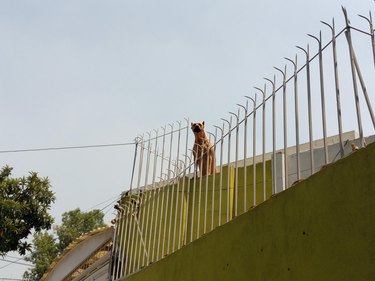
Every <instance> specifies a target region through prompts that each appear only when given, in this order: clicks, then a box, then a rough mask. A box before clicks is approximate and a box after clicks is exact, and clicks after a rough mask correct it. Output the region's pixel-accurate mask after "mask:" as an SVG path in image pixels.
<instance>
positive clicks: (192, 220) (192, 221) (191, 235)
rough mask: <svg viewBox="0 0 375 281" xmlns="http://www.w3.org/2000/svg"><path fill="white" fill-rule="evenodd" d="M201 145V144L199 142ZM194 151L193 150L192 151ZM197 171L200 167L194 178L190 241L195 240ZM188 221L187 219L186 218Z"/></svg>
mask: <svg viewBox="0 0 375 281" xmlns="http://www.w3.org/2000/svg"><path fill="white" fill-rule="evenodd" d="M197 145H199V144H197ZM192 153H193V151H192ZM195 165H196V159H194V166H195ZM197 171H198V168H197V167H195V168H194V178H193V195H192V196H193V200H192V203H191V204H192V205H191V227H190V242H192V241H193V232H194V208H195V188H196V184H197ZM189 188H190V183H189ZM186 221H187V220H186Z"/></svg>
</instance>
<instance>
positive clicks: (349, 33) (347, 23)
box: [342, 7, 365, 147]
mask: <svg viewBox="0 0 375 281" xmlns="http://www.w3.org/2000/svg"><path fill="white" fill-rule="evenodd" d="M342 10H343V13H344V17H345V22H346V31H345V36H346V40H347V42H348V47H349V56H350V67H351V70H352V80H353V90H354V99H355V106H356V112H357V122H358V131H359V138H360V142H361V147H364V146H365V141H364V137H363V128H362V117H361V107H360V105H359V96H358V86H357V78H356V76H355V63H354V55H353V45H352V35H351V32H350V25H349V19H348V15H347V13H346V9H345V8H344V7H342Z"/></svg>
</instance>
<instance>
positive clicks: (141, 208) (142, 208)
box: [134, 132, 151, 268]
mask: <svg viewBox="0 0 375 281" xmlns="http://www.w3.org/2000/svg"><path fill="white" fill-rule="evenodd" d="M147 135H148V145H147V160H146V171H145V181H144V185H143V190H144V195H143V196H142V198H140V196H139V195H140V193H141V191H140V190H139V193H138V202H140V203H139V218H141V217H142V218H141V239H143V230H144V226H145V223H146V232H145V235H147V224H148V214H149V210H150V205H149V200H147V197H148V198H150V194H149V192H148V191H147V182H148V174H149V170H150V157H151V133H150V132H148V133H147ZM143 198H144V199H143ZM143 202H145V203H146V204H145V205H144V204H143ZM146 208H147V211H146ZM146 212H147V218H146V221H145V214H146ZM136 222H137V224H138V223H139V220H137V221H136ZM139 246H140V245H139ZM135 247H136V248H135V253H137V247H138V235H137V236H136V242H135ZM141 252H142V247H139V253H138V265H137V267H136V266H135V263H136V261H137V259H136V258H135V259H134V268H139V266H140V260H141ZM143 257H144V255H143ZM143 257H142V263H143V261H144V259H143Z"/></svg>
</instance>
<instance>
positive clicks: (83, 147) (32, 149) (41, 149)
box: [0, 142, 135, 154]
mask: <svg viewBox="0 0 375 281" xmlns="http://www.w3.org/2000/svg"><path fill="white" fill-rule="evenodd" d="M133 144H135V142H124V143H110V144H92V145H79V146H61V147H44V148H25V149H12V150H0V153H3V154H4V153H19V152H38V151H51V150H68V149H85V148H102V147H115V146H126V145H133Z"/></svg>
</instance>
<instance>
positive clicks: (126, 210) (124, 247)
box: [119, 202, 130, 277]
mask: <svg viewBox="0 0 375 281" xmlns="http://www.w3.org/2000/svg"><path fill="white" fill-rule="evenodd" d="M123 207H124V213H125V214H126V215H125V216H124V217H123V220H124V222H125V231H124V239H123V242H122V244H123V249H122V252H121V257H120V261H121V268H120V276H119V277H122V276H124V271H125V259H127V257H128V256H127V251H128V249H127V248H126V242H127V241H128V240H129V237H128V228H129V224H130V221H129V207H128V206H126V202H125V203H124V206H123Z"/></svg>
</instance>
